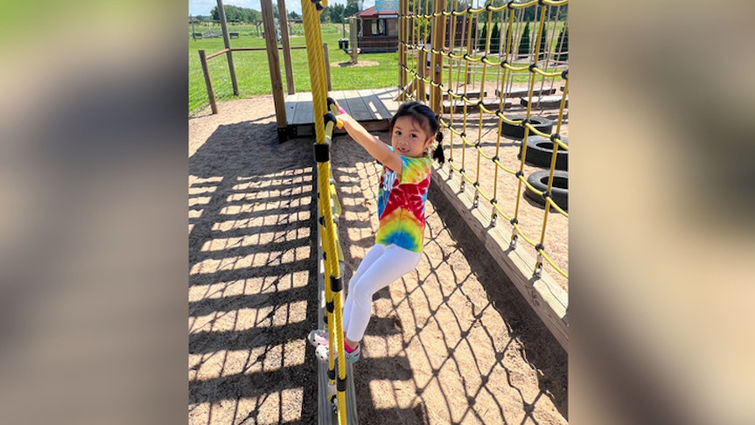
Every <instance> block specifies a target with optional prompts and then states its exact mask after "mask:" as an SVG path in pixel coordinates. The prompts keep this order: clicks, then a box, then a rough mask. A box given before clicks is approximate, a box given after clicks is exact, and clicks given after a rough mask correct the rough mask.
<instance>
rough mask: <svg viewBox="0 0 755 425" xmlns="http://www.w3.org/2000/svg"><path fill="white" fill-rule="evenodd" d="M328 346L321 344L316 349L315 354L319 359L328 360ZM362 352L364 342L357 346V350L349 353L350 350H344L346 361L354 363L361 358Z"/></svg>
mask: <svg viewBox="0 0 755 425" xmlns="http://www.w3.org/2000/svg"><path fill="white" fill-rule="evenodd" d="M328 354H329V353H328V346H327V345H320V346H319V347H317V349H316V350H315V355H316V356H317V358H318V359H320V360H322V361H325V362H326V361H328ZM361 354H362V344H359V346H358V347H357V348H356V350H354V351H352V352H351V353H349V352H348V351H344V355H345V358H346V363H354V362H355V361H357V360H359V357H361Z"/></svg>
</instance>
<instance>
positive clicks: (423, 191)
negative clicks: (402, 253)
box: [375, 155, 432, 252]
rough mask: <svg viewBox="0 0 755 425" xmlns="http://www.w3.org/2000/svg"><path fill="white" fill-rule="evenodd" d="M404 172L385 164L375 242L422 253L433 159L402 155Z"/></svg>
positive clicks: (426, 156) (425, 156) (379, 197)
mask: <svg viewBox="0 0 755 425" xmlns="http://www.w3.org/2000/svg"><path fill="white" fill-rule="evenodd" d="M401 161H402V162H403V167H402V170H401V175H400V176H399V175H397V174H396V172H395V171H394V170H391V169H390V168H387V167H383V175H382V176H381V177H380V193H379V194H378V218H379V219H380V226H379V227H378V232H377V235H376V236H375V243H379V244H384V245H388V244H394V245H397V246H400V247H402V248H404V249H408V250H409V251H414V252H422V247H423V245H424V244H423V242H424V233H425V201H427V188H428V187H429V186H430V175H431V170H432V160H431V159H430V157H429V156H428V155H424V156H423V157H421V158H409V157H405V156H402V157H401Z"/></svg>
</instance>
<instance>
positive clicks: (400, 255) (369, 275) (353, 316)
mask: <svg viewBox="0 0 755 425" xmlns="http://www.w3.org/2000/svg"><path fill="white" fill-rule="evenodd" d="M421 258H422V254H420V253H419V252H414V251H409V250H408V249H404V248H401V247H400V246H396V245H393V244H390V245H380V244H375V246H373V247H372V248H371V249H370V250H369V252H367V255H365V256H364V259H363V260H362V262H361V263H360V264H359V267H358V268H357V271H356V273H354V276H352V277H351V280H349V292H348V295H347V297H346V303H345V305H344V307H343V329H344V331H346V338H348V339H349V340H351V341H361V340H362V337H363V336H364V331H365V330H366V329H367V323H369V321H370V313H371V307H372V296H373V295H375V293H376V292H377V291H379V290H381V289H383V288H385V287H386V286H388V285H390V284H391V283H392V282H394V281H395V280H397V279H398V278H400V277H401V276H403V275H405V274H406V273H409V272H410V271H412V270H414V268H415V267H417V264H418V263H419V260H420V259H421Z"/></svg>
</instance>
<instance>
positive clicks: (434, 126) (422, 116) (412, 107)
mask: <svg viewBox="0 0 755 425" xmlns="http://www.w3.org/2000/svg"><path fill="white" fill-rule="evenodd" d="M401 117H411V118H412V119H414V121H415V122H416V123H417V124H419V126H420V127H422V129H423V130H424V131H425V133H427V134H434V135H435V139H436V140H437V141H438V146H437V147H436V148H435V150H434V151H433V159H435V160H437V161H438V162H439V163H441V164H443V163H444V162H446V157H445V155H444V154H443V143H441V142H442V141H443V133H441V132H440V121H439V120H438V116H437V115H435V112H433V110H432V109H430V107H428V106H427V105H424V104H422V103H420V102H407V103H404V104H402V105H401V106H400V107H399V108H398V111H397V112H396V114H395V115H394V116H393V117H392V118H391V120H390V121H389V123H388V131H389V132H390V134H393V125H394V124H396V120H397V119H399V118H401Z"/></svg>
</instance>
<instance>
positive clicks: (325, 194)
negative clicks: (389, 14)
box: [301, 0, 346, 425]
mask: <svg viewBox="0 0 755 425" xmlns="http://www.w3.org/2000/svg"><path fill="white" fill-rule="evenodd" d="M301 5H302V18H303V22H304V35H305V37H304V38H305V42H306V44H307V59H308V63H309V74H310V80H311V82H312V104H313V110H314V114H315V116H314V119H315V135H316V141H317V143H316V144H317V145H318V146H322V145H326V146H327V141H326V133H325V122H324V118H323V117H324V115H325V112H326V108H327V102H326V99H327V93H328V92H327V82H326V76H325V59H324V55H323V50H322V34H321V32H320V19H319V14H318V12H317V10H316V9H322V7H323V5H322V4H321V3H318V4H317V7H316V6H315V4H313V3H312V2H311V1H309V0H302V1H301ZM330 125H332V124H330ZM320 151H325V152H328V150H327V148H320ZM317 171H318V180H317V184H318V193H319V194H320V198H319V205H320V211H321V215H320V216H321V217H322V222H321V225H322V230H323V232H322V240H323V248H324V251H325V253H326V259H325V262H326V272H329V276H327V278H328V279H326V286H327V285H330V291H331V296H332V305H333V307H332V308H333V314H332V315H331V316H330V318H331V319H333V320H332V322H333V323H332V324H331V323H330V321H329V326H328V334H329V336H330V360H329V362H330V364H331V365H332V363H333V352H334V348H335V352H336V353H337V359H338V375H337V379H336V389H337V392H336V396H337V401H338V423H339V424H340V425H346V363H345V361H346V360H345V353H344V347H343V344H344V341H343V323H342V317H341V293H342V287H343V285H342V283H341V270H340V267H339V265H338V251H337V247H336V243H337V242H336V241H337V234H336V227H335V223H334V221H333V207H332V205H331V198H330V160H329V157H328V158H327V159H326V160H320V161H318V163H317ZM326 296H327V293H326ZM326 301H327V297H326Z"/></svg>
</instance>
